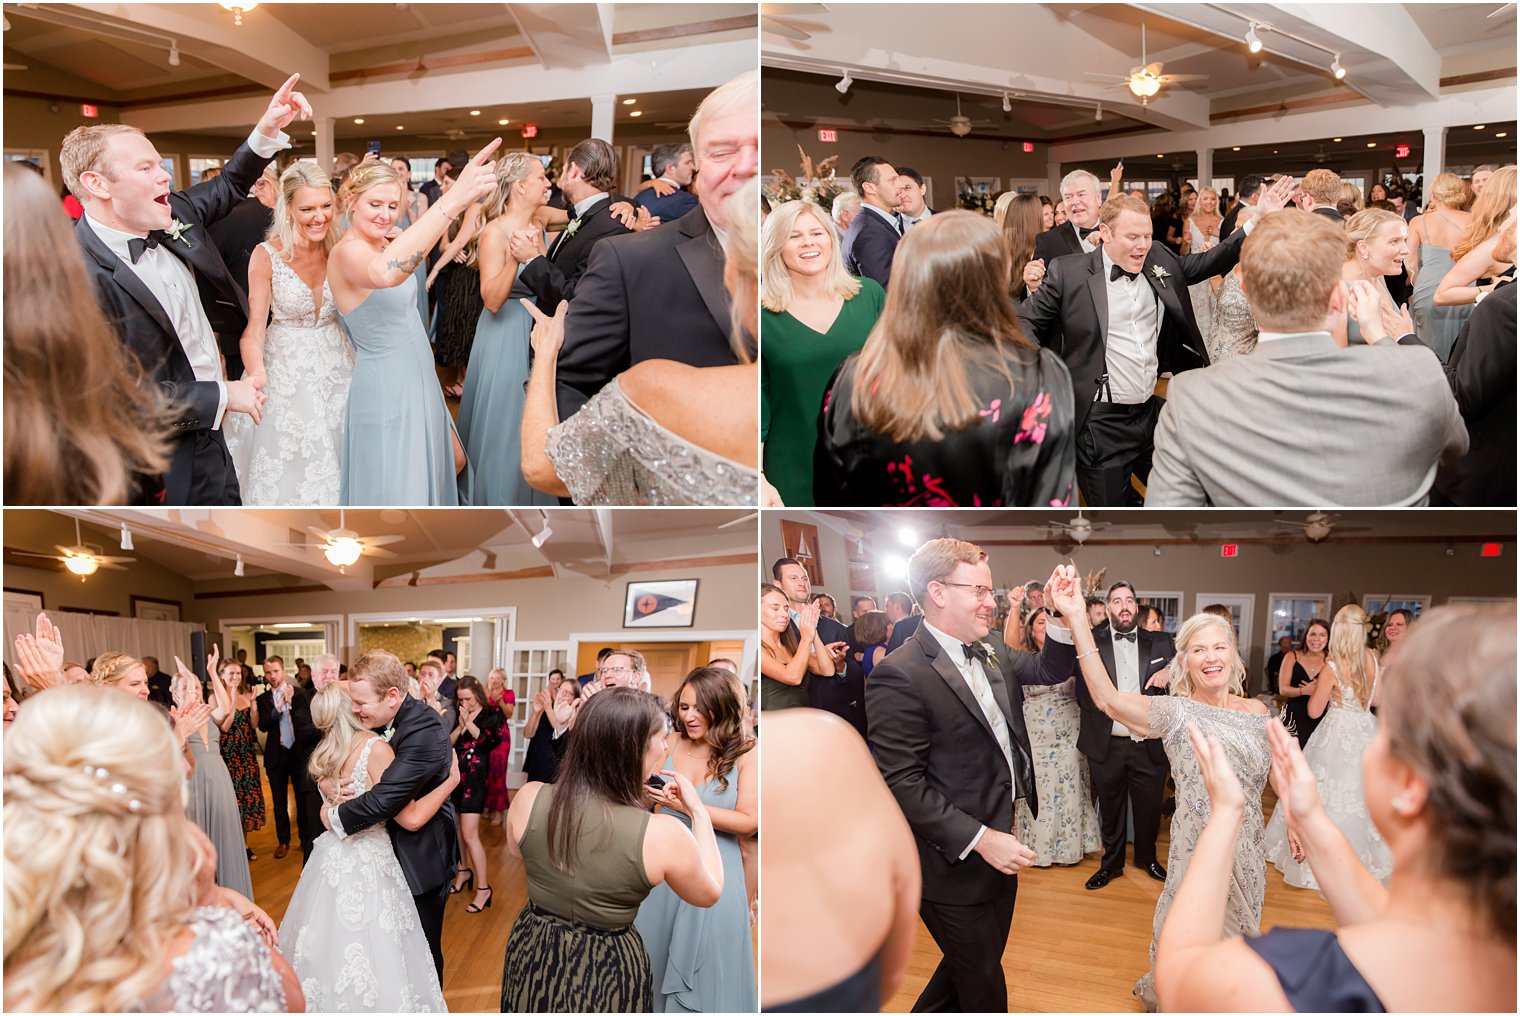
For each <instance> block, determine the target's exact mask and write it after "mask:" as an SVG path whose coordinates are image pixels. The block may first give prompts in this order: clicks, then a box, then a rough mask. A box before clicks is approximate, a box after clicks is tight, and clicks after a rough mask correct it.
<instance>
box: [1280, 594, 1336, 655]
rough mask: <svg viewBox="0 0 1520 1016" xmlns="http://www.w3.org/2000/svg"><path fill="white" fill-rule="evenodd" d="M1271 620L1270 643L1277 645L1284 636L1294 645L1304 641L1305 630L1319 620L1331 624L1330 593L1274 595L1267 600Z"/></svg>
mask: <svg viewBox="0 0 1520 1016" xmlns="http://www.w3.org/2000/svg"><path fill="white" fill-rule="evenodd" d="M1267 604H1268V606H1267V610H1268V612H1269V613H1270V615H1271V616H1270V618H1269V619H1268V622H1267V627H1268V629H1269V635H1270V637H1269V638H1268V640H1267V641H1268V643H1269V644H1271V643H1275V642H1276V641H1277V640H1278V639H1280V638H1282V637H1283V636H1284V635H1286V636H1288V637H1289V638H1291V639H1292V640H1293V641H1294V643H1295V644H1296V643H1298V642H1300V641H1302V639H1303V637H1304V629H1305V628H1307V627H1308V626H1309V622H1310V621H1313V620H1314V619H1316V618H1318V619H1320V620H1322V621H1324V622H1325V623H1326V624H1329V623H1330V594H1329V593H1273V594H1271V596H1269V597H1268V598H1267Z"/></svg>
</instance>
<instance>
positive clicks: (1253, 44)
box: [1246, 21, 1261, 53]
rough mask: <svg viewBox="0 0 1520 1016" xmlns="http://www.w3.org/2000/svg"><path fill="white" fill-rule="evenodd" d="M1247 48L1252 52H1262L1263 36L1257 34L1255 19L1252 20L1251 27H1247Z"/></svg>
mask: <svg viewBox="0 0 1520 1016" xmlns="http://www.w3.org/2000/svg"><path fill="white" fill-rule="evenodd" d="M1246 49H1248V50H1250V51H1251V52H1252V53H1260V52H1261V36H1259V35H1257V34H1256V22H1254V21H1253V22H1251V25H1250V27H1249V28H1247V29H1246Z"/></svg>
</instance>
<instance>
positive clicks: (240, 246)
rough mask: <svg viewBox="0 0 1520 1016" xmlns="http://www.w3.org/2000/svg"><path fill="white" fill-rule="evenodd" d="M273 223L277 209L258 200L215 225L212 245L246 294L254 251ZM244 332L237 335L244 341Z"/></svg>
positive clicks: (240, 204) (246, 202)
mask: <svg viewBox="0 0 1520 1016" xmlns="http://www.w3.org/2000/svg"><path fill="white" fill-rule="evenodd" d="M273 223H274V209H273V208H269V207H267V206H265V204H264V202H262V201H260V200H259V199H258V198H244V199H243V200H242V201H240V202H238V203H237V204H236V205H234V206H233V208H232V211H230V212H228V213H227V215H226V216H225V217H224V218H223V219H222V220H221V221H220V222H217V223H216V224H215V225H213V226H212V227H211V228H210V230H209V232H210V233H211V242H212V243H214V244H216V249H217V251H218V252H220V253H221V255H222V261H223V262H224V263H225V264H226V265H227V271H229V272H230V273H232V279H233V281H234V282H236V283H237V284H238V286H239V287H241V288H242V290H243V291H244V292H245V293H246V292H247V291H248V261H249V259H250V258H251V257H253V249H254V248H255V247H257V246H258V245H259V244H261V243H263V242H264V237H265V236H267V235H269V227H270V225H272V224H273ZM241 337H242V333H238V335H236V336H234V338H235V339H236V338H241Z"/></svg>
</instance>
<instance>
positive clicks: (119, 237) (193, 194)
mask: <svg viewBox="0 0 1520 1016" xmlns="http://www.w3.org/2000/svg"><path fill="white" fill-rule="evenodd" d="M299 79H300V75H299V74H293V75H291V76H290V80H288V81H286V82H285V84H283V85H281V86H280V90H279V91H278V92H276V93H275V95H274V98H273V99H271V100H270V102H269V108H268V109H266V110H265V111H264V115H263V116H262V117H261V118H260V119H259V122H258V125H257V126H255V127H254V129H253V133H251V134H249V135H248V140H247V141H245V142H244V143H243V145H242V146H241V147H239V148H238V150H237V151H236V152H235V153H233V156H232V158H231V159H229V160H228V161H227V165H226V166H225V167H224V169H223V170H222V172H221V173H220V174H218V175H217V176H216V177H214V178H213V179H211V180H207V181H206V182H204V183H200V184H197V185H196V186H194V187H191V188H190V189H189V190H183V191H173V192H171V191H170V189H169V188H170V185H171V184H172V183H173V178H172V177H170V175H169V174H168V172H166V171H165V170H164V168H163V159H162V157H161V156H160V155H159V154H158V150H157V149H155V148H154V147H153V144H152V142H150V141H149V140H148V139H147V137H146V136H145V135H144V134H143V133H142V131H139V130H138V129H137V128H135V127H128V126H126V125H124V124H91V125H90V126H88V127H79V128H76V129H74V130H73V131H71V132H69V135H68V137H66V138H64V139H63V150H62V152H61V154H60V156H59V162H60V164H61V166H62V168H63V179H64V182H65V183H66V184H67V185H68V188H69V191H70V192H71V193H72V194H73V195H74V196H75V197H76V198H78V199H79V202H80V204H82V205H84V211H85V214H84V216H83V217H81V218H80V220H79V222H78V224H77V225H76V227H75V230H74V233H75V236H77V237H78V238H79V244H80V246H81V247H83V248H84V252H85V269H86V270H87V271H88V272H89V273H90V278H91V280H92V281H93V282H94V283H95V290H96V296H97V298H98V299H99V300H100V304H101V308H102V309H103V310H104V311H105V314H106V317H107V318H109V319H110V320H111V322H112V323H113V324H114V325H115V327H116V331H117V334H119V335H120V336H121V340H122V342H123V343H124V344H125V345H126V347H127V349H128V350H130V351H131V353H132V355H133V356H135V357H136V358H137V361H138V362H139V363H140V364H142V367H143V371H144V372H145V373H146V374H147V375H148V376H149V377H151V378H153V380H154V381H156V382H157V383H158V384H159V385H160V387H162V388H163V391H164V394H165V395H166V396H167V397H168V401H169V402H170V403H171V404H172V405H173V407H174V412H175V419H174V423H173V427H174V435H175V437H174V444H173V450H172V453H171V458H170V462H169V471H168V473H167V474H166V475H165V476H164V477H163V479H162V484H163V489H162V491H161V497H158V496H157V495H155V499H158V500H161V502H162V503H165V504H171V505H228V504H239V503H240V501H241V499H240V496H239V491H238V481H237V474H236V473H235V472H234V471H233V468H232V457H231V455H230V454H229V453H228V451H227V442H226V439H225V438H223V436H222V419H223V417H224V415H225V414H226V413H228V412H234V413H247V414H249V415H250V416H252V417H253V419H254V422H255V423H257V422H259V421H260V420H261V419H262V414H261V409H260V407H261V406H262V405H263V403H264V400H265V398H266V396H265V395H264V394H263V392H261V391H259V390H258V386H257V385H255V384H253V383H252V382H250V381H245V380H241V379H239V380H234V381H227V380H225V379H224V375H223V372H222V364H221V358H220V352H219V350H218V348H217V341H216V336H217V334H219V333H220V334H222V335H241V334H243V330H244V329H245V328H246V327H247V325H248V297H247V295H246V294H245V293H244V291H243V287H242V286H241V285H239V283H238V282H237V281H236V280H235V279H234V278H233V276H232V273H231V272H230V271H228V269H227V265H226V263H225V262H224V261H223V260H222V256H221V254H219V253H218V252H217V249H216V244H215V243H214V242H213V239H212V237H211V235H210V232H209V230H208V227H210V226H211V225H212V224H214V223H215V222H217V221H218V220H219V219H221V218H222V217H223V216H225V215H227V214H228V213H229V212H231V211H232V210H233V209H234V208H235V207H237V205H238V204H239V203H240V202H242V200H243V199H244V197H245V196H246V195H247V194H248V191H249V189H250V188H252V186H253V184H254V182H255V181H256V180H258V179H259V176H260V174H262V173H263V172H264V167H265V166H267V165H268V164H269V161H270V160H271V159H273V158H274V155H275V153H276V152H278V151H280V150H281V149H284V148H289V147H290V139H289V137H288V136H287V135H286V134H285V133H284V131H283V130H282V128H284V127H285V126H286V125H287V124H289V123H290V122H291V121H292V120H294V119H295V118H296V117H297V116H304V117H306V118H307V119H310V118H311V106H310V105H309V104H308V103H307V101H306V98H305V97H304V96H303V95H302V94H301V93H300V92H297V91H294V90H293V89H294V88H295V84H296V82H297V81H298V80H299ZM139 496H140V497H141V496H143V495H139Z"/></svg>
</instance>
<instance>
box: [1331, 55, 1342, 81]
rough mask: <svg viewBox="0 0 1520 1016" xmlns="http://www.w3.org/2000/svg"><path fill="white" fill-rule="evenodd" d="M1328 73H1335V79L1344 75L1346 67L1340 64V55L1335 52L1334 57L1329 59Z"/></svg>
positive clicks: (1339, 78) (1338, 79)
mask: <svg viewBox="0 0 1520 1016" xmlns="http://www.w3.org/2000/svg"><path fill="white" fill-rule="evenodd" d="M1330 73H1331V74H1334V75H1335V80H1337V81H1340V80H1341V79H1343V78H1344V77H1345V76H1346V68H1344V67H1342V66H1341V55H1340V54H1339V53H1337V54H1335V59H1334V60H1331V61H1330Z"/></svg>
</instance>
